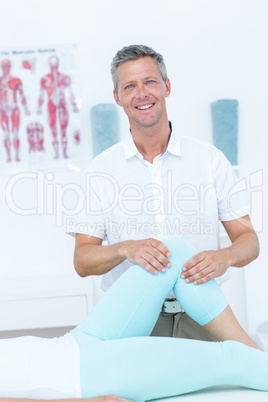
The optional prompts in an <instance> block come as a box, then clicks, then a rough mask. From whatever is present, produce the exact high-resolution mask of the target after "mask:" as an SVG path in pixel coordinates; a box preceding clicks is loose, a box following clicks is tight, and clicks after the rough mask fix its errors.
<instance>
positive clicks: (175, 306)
mask: <svg viewBox="0 0 268 402" xmlns="http://www.w3.org/2000/svg"><path fill="white" fill-rule="evenodd" d="M162 313H165V314H176V313H184V310H183V308H182V307H181V305H180V303H179V302H178V300H177V299H175V298H174V299H166V300H165V301H164V303H163V306H162Z"/></svg>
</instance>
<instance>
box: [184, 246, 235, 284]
mask: <svg viewBox="0 0 268 402" xmlns="http://www.w3.org/2000/svg"><path fill="white" fill-rule="evenodd" d="M229 266H230V262H229V253H228V249H221V250H216V251H214V250H210V251H202V252H201V253H198V254H196V255H195V256H194V257H192V258H191V259H190V260H189V261H188V262H187V263H186V264H185V265H184V267H183V271H184V272H183V273H182V274H181V278H183V279H185V280H186V282H187V283H190V282H193V283H194V284H195V285H199V284H201V283H205V282H207V281H210V280H211V279H213V278H216V277H218V276H221V275H223V274H224V272H226V270H227V268H229Z"/></svg>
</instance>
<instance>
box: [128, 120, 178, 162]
mask: <svg viewBox="0 0 268 402" xmlns="http://www.w3.org/2000/svg"><path fill="white" fill-rule="evenodd" d="M170 127H172V126H171V123H170ZM129 131H130V130H129ZM123 144H124V155H125V158H126V159H130V158H132V157H133V156H135V155H140V152H139V151H138V148H137V147H136V145H135V142H134V141H133V138H132V135H131V132H129V135H127V137H126V138H125V139H124V141H123ZM166 152H169V153H170V154H172V155H176V156H181V141H180V137H179V136H178V134H177V132H176V131H175V132H174V130H173V129H172V131H171V135H170V139H169V142H168V146H167V149H166Z"/></svg>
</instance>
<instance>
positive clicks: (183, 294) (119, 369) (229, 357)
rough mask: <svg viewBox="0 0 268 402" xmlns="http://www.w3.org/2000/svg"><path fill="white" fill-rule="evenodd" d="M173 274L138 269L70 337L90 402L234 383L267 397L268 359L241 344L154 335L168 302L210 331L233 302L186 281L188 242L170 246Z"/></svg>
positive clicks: (131, 270)
mask: <svg viewBox="0 0 268 402" xmlns="http://www.w3.org/2000/svg"><path fill="white" fill-rule="evenodd" d="M164 244H165V245H166V246H167V247H168V248H169V250H170V251H171V254H172V255H171V257H170V261H171V264H172V265H171V268H168V269H167V271H166V273H164V274H161V273H158V274H157V275H152V274H150V273H148V272H147V271H145V270H144V269H142V268H141V267H139V266H138V265H133V266H132V267H131V268H129V269H128V270H127V272H126V273H124V274H123V275H122V276H121V277H120V278H119V279H118V280H117V281H116V282H115V283H114V284H113V286H112V287H111V288H110V289H109V290H108V292H107V293H106V294H105V295H104V296H103V298H102V299H101V300H100V302H99V303H98V304H97V305H96V307H95V308H94V310H93V311H92V313H91V314H90V315H89V316H88V318H87V319H86V320H85V321H84V322H82V324H81V325H79V326H78V327H77V328H76V329H74V330H73V331H72V332H71V334H72V335H73V336H74V337H75V339H76V341H77V343H78V344H79V348H80V359H81V360H80V378H81V387H82V395H83V397H95V396H99V395H108V394H116V395H118V396H121V397H124V398H128V399H131V400H133V401H144V400H149V399H155V398H161V397H167V396H174V395H180V394H183V393H187V392H191V391H195V390H198V389H201V388H205V387H209V386H214V385H221V384H235V385H241V386H246V387H250V388H256V389H260V390H266V391H268V354H267V353H264V352H261V351H259V350H256V349H252V348H249V347H247V346H245V345H243V344H240V343H238V342H234V341H226V342H219V343H218V342H216V343H214V342H203V341H194V340H188V339H176V338H158V337H149V335H150V333H151V331H152V329H153V327H154V325H155V322H156V320H157V317H158V315H159V311H160V309H161V306H162V303H163V300H164V299H165V297H166V296H167V294H168V293H169V291H170V289H172V288H173V290H174V293H175V295H176V297H177V299H178V301H179V302H180V304H181V305H182V307H183V308H184V310H185V311H186V312H187V314H189V315H190V316H191V317H192V318H193V319H194V320H196V321H197V322H198V323H199V324H201V325H204V324H207V323H208V322H210V321H211V320H213V319H214V318H215V317H217V316H218V315H219V314H220V313H221V312H222V311H223V310H224V309H225V308H226V306H227V304H228V303H227V301H226V299H225V297H224V295H223V293H222V292H221V290H220V288H219V287H218V285H217V284H216V282H215V281H214V280H212V281H210V282H208V283H205V284H203V285H197V286H195V285H193V284H187V283H186V282H185V280H182V279H181V278H180V274H181V272H182V267H183V264H184V263H185V262H186V261H188V260H189V259H190V258H191V257H192V256H193V255H194V254H196V250H195V249H194V248H193V247H192V246H191V245H190V244H189V243H188V242H186V241H185V240H183V239H181V238H171V239H168V240H166V241H164Z"/></svg>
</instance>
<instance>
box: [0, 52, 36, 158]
mask: <svg viewBox="0 0 268 402" xmlns="http://www.w3.org/2000/svg"><path fill="white" fill-rule="evenodd" d="M1 69H2V76H1V77H0V124H1V128H2V130H3V132H4V146H5V149H6V153H7V162H11V160H12V157H11V140H12V139H13V147H14V150H15V161H17V162H19V161H20V157H19V150H20V140H19V128H20V109H19V105H18V97H19V98H20V101H21V104H22V106H23V109H24V112H25V114H26V115H30V112H29V110H28V107H27V103H26V98H25V96H24V94H23V88H22V82H21V80H20V79H19V78H17V77H13V76H12V75H11V74H10V70H11V62H10V60H2V62H1Z"/></svg>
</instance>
